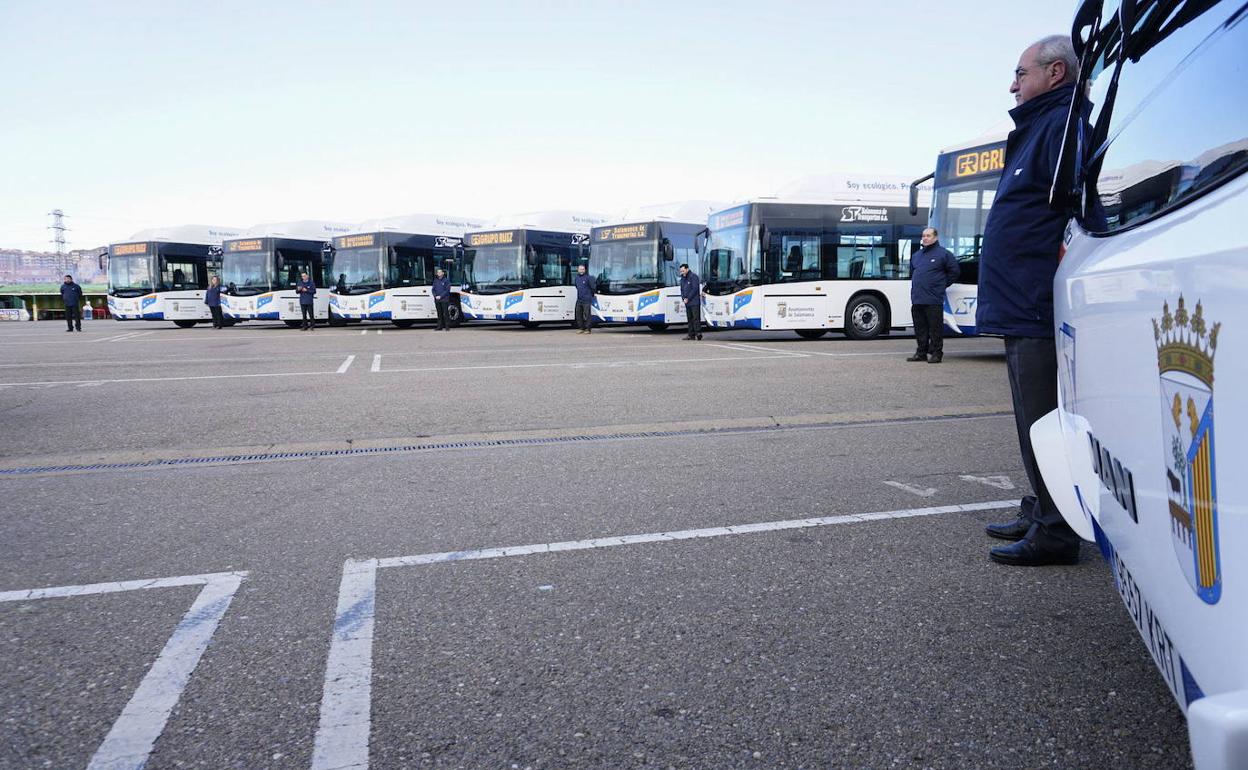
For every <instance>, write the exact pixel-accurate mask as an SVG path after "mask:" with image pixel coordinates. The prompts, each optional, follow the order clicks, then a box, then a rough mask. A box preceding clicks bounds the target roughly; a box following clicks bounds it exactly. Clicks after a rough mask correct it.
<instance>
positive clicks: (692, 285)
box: [680, 264, 702, 340]
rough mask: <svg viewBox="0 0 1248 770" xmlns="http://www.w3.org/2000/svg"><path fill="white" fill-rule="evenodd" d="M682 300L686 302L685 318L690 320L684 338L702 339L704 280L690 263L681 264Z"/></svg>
mask: <svg viewBox="0 0 1248 770" xmlns="http://www.w3.org/2000/svg"><path fill="white" fill-rule="evenodd" d="M680 301H681V302H683V303H684V304H685V318H686V319H687V320H688V322H689V333H688V334H686V335H685V337H684V338H685V339H687V340H700V339H702V280H701V279H700V278H698V274H697V273H695V272H693V271H692V270H690V269H689V265H688V264H682V265H681V266H680Z"/></svg>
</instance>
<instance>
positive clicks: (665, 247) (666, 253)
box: [660, 238, 676, 262]
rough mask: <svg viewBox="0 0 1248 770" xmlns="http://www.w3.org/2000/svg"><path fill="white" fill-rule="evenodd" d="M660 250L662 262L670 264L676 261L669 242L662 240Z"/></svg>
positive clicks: (673, 250)
mask: <svg viewBox="0 0 1248 770" xmlns="http://www.w3.org/2000/svg"><path fill="white" fill-rule="evenodd" d="M660 248H661V249H662V254H663V261H664V262H671V261H672V260H674V259H676V250H675V249H674V248H672V242H671V241H670V240H668V239H667V238H664V239H663V243H662V245H661V247H660Z"/></svg>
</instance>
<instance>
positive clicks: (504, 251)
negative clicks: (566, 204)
mask: <svg viewBox="0 0 1248 770" xmlns="http://www.w3.org/2000/svg"><path fill="white" fill-rule="evenodd" d="M607 219H608V218H607V217H606V216H605V215H603V214H595V213H590V212H579V211H547V212H538V213H532V214H520V215H517V216H514V217H506V218H503V219H500V220H499V221H497V222H495V223H494V225H493V229H491V230H488V231H486V232H472V233H468V234H467V235H466V236H465V238H464V279H463V281H464V282H463V285H462V288H461V289H460V291H459V302H460V307H461V308H462V310H463V314H464V317H465V318H468V319H483V320H497V321H519V322H520V324H522V325H523V326H526V327H534V326H537V325H538V324H540V323H544V322H570V321H572V318H573V314H574V311H575V307H576V289H574V288H573V287H572V274H573V272H575V270H576V265H579V264H582V263H584V262H585V261H586V260H587V259H588V258H589V231H590V229H591V228H593V227H596V226H598V225H602V224H606V223H607Z"/></svg>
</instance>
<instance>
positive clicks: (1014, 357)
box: [975, 35, 1079, 566]
mask: <svg viewBox="0 0 1248 770" xmlns="http://www.w3.org/2000/svg"><path fill="white" fill-rule="evenodd" d="M1078 74H1079V60H1078V59H1077V58H1076V56H1075V51H1074V47H1073V46H1072V45H1071V41H1070V38H1069V37H1068V36H1066V35H1052V36H1050V37H1046V38H1044V39H1042V40H1040V41H1038V42H1036V43H1034V44H1032V45H1031V46H1029V47H1028V48H1027V50H1025V51H1023V54H1022V56H1020V57H1019V60H1018V66H1017V68H1016V69H1015V70H1014V81H1013V82H1012V83H1011V84H1010V93H1012V94H1014V101H1015V107H1014V109H1012V110H1010V117H1011V118H1013V119H1014V126H1015V128H1014V130H1013V131H1011V132H1010V136H1009V139H1008V140H1007V141H1006V146H1005V170H1004V172H1003V173H1002V175H1001V181H1000V182H999V183H998V185H997V193H996V197H995V198H994V199H993V203H992V209H991V210H990V211H989V212H988V222H987V223H986V225H985V227H984V247H983V252H982V254H981V258H980V260H981V261H980V273H979V298H978V305H977V308H976V314H975V316H976V324H977V325H978V327H979V331H980V332H984V333H988V334H1000V335H1002V336H1003V337H1005V363H1006V370H1007V372H1008V375H1009V380H1010V393H1011V395H1012V397H1013V401H1014V423H1015V428H1016V429H1017V431H1018V443H1019V448H1020V450H1021V451H1022V456H1023V457H1022V459H1023V467H1024V469H1025V470H1026V471H1027V478H1028V480H1029V481H1030V482H1031V488H1032V490H1033V491H1034V492H1035V496H1034V497H1030V496H1029V497H1026V498H1024V499H1023V501H1022V505H1021V506H1020V508H1019V516H1018V518H1017V519H1016V520H1015V521H1011V522H1007V523H1004V524H989V525H988V527H987V532H988V534H989V535H991V536H993V537H996V538H1000V539H1003V540H1013V541H1016V542H1013V543H1011V544H1010V545H1004V546H1000V547H997V548H993V549H992V550H991V552H990V553H989V555H990V557H991V558H992V559H993V561H996V562H999V563H1002V564H1010V565H1016V566H1041V565H1046V564H1073V563H1075V562H1076V561H1078V559H1079V536H1078V535H1076V534H1075V533H1074V531H1073V530H1072V529H1071V528H1070V527H1069V526H1068V525H1067V524H1066V522H1065V521H1064V520H1063V519H1062V515H1061V513H1060V512H1059V511H1058V509H1057V506H1056V505H1055V504H1054V503H1053V498H1052V497H1051V496H1050V495H1049V491H1048V489H1047V488H1046V487H1045V485H1044V479H1043V478H1042V477H1041V476H1040V469H1039V467H1038V466H1037V464H1036V457H1035V453H1034V452H1033V451H1032V447H1031V425H1032V423H1034V422H1035V421H1036V420H1038V419H1040V418H1041V417H1043V416H1044V415H1046V414H1048V413H1049V412H1051V411H1053V410H1054V409H1056V408H1057V349H1056V346H1055V343H1054V330H1053V278H1054V275H1055V274H1056V273H1057V262H1058V259H1059V258H1060V255H1061V248H1062V237H1063V234H1064V231H1065V228H1066V217H1065V215H1064V214H1062V213H1061V212H1059V211H1056V210H1054V209H1053V208H1052V207H1050V205H1049V196H1050V191H1051V189H1052V187H1053V179H1054V177H1055V176H1056V174H1057V161H1058V154H1059V152H1060V150H1061V146H1062V136H1063V133H1064V131H1065V126H1066V116H1067V113H1069V111H1070V103H1071V100H1072V98H1073V96H1074V92H1075V81H1076V79H1077V78H1078Z"/></svg>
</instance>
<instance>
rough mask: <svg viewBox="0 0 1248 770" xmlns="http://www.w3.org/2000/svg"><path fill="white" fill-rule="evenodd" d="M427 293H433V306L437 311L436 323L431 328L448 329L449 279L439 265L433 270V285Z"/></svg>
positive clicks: (449, 306)
mask: <svg viewBox="0 0 1248 770" xmlns="http://www.w3.org/2000/svg"><path fill="white" fill-rule="evenodd" d="M429 293H430V294H432V295H433V307H434V309H435V310H436V311H437V313H438V323H437V325H436V326H434V327H433V330H434V331H435V332H437V331H450V328H451V321H450V316H451V279H450V278H447V277H446V271H445V270H443V269H442V268H440V267H439V268H438V269H437V270H435V271H434V279H433V286H432V287H431V288H430V289H429Z"/></svg>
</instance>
